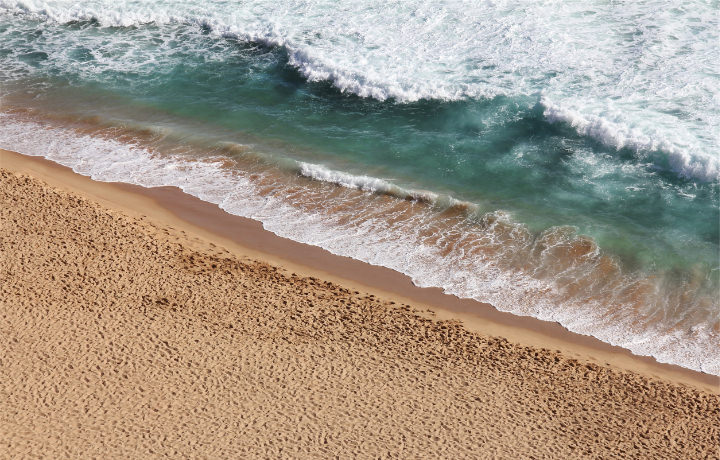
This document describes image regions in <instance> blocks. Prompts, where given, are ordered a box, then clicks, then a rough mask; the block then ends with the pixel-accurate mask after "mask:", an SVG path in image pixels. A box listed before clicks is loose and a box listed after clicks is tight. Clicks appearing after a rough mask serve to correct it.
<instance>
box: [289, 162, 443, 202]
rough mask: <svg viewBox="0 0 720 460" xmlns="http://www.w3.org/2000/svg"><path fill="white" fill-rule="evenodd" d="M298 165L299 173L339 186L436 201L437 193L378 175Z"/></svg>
mask: <svg viewBox="0 0 720 460" xmlns="http://www.w3.org/2000/svg"><path fill="white" fill-rule="evenodd" d="M298 165H299V170H300V174H301V175H303V176H305V177H308V178H310V179H314V180H318V181H322V182H328V183H331V184H335V185H339V186H341V187H346V188H352V189H357V190H363V191H366V192H371V193H379V194H384V195H390V196H394V197H397V198H401V199H410V200H417V201H423V202H428V203H436V202H437V201H438V195H437V194H435V193H433V192H430V191H420V190H408V189H405V188H402V187H399V186H397V185H395V184H393V183H391V182H389V181H387V180H384V179H380V178H378V177H372V176H367V175H355V174H350V173H347V172H344V171H337V170H333V169H330V168H327V167H325V166H323V165H319V164H313V163H306V162H299V164H298Z"/></svg>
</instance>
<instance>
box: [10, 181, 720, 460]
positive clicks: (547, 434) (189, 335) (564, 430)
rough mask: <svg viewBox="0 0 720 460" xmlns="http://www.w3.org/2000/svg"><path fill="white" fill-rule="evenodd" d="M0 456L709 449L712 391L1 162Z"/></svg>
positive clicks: (628, 454) (516, 454) (716, 437)
mask: <svg viewBox="0 0 720 460" xmlns="http://www.w3.org/2000/svg"><path fill="white" fill-rule="evenodd" d="M0 198H1V200H2V202H1V206H0V219H1V224H2V225H1V228H0V251H1V259H0V457H2V458H90V457H103V458H154V457H166V456H169V457H174V458H335V457H339V458H348V457H361V458H453V459H454V458H464V457H472V458H511V459H517V458H563V459H567V458H585V457H587V458H652V459H659V458H673V459H684V458H687V459H704V458H720V457H719V455H718V446H719V445H720V397H719V396H718V395H716V394H711V393H708V392H703V391H700V390H698V389H696V388H691V387H689V386H685V385H681V384H676V383H672V382H666V381H661V380H657V379H650V378H647V377H645V376H642V375H640V374H634V373H631V372H626V371H622V370H618V369H615V368H612V367H608V366H600V365H596V364H588V363H582V362H580V361H578V360H575V359H569V358H567V357H565V356H564V355H561V354H559V353H557V352H554V351H548V350H544V349H539V348H530V347H523V346H519V345H514V344H513V343H510V342H508V341H507V340H505V339H503V338H491V337H487V336H481V335H479V334H476V333H472V332H469V331H468V330H466V329H465V328H464V327H463V326H462V325H461V324H459V323H458V322H447V321H445V322H442V321H436V320H433V319H430V318H427V317H426V316H423V315H421V314H419V313H418V312H415V311H413V308H412V307H410V306H407V305H399V304H397V303H394V302H392V301H391V300H388V299H380V298H377V297H374V296H371V295H367V294H364V293H362V292H358V291H353V290H349V289H346V288H344V287H342V286H338V285H336V284H333V283H330V282H327V281H324V280H321V279H317V278H308V277H302V276H300V275H295V274H293V273H291V272H289V271H287V270H285V269H283V268H282V267H274V266H271V265H269V264H267V263H264V262H262V261H255V260H250V259H247V258H241V257H239V256H237V255H234V254H233V253H231V252H229V251H227V250H225V249H224V248H221V247H219V246H216V245H213V244H211V243H209V242H207V241H204V240H202V239H200V238H197V237H195V236H192V235H190V234H188V233H185V232H183V231H181V230H180V229H174V228H169V227H164V226H161V225H159V224H157V223H154V222H153V221H152V220H151V219H148V218H140V217H137V216H132V215H130V214H125V213H121V212H119V211H117V210H112V209H109V208H106V207H104V206H102V205H101V204H99V203H97V202H95V201H94V200H93V199H91V198H90V197H86V196H81V195H79V194H78V193H76V192H72V191H69V190H61V189H57V188H52V187H50V186H48V185H46V184H45V183H43V182H41V181H39V180H37V179H35V178H32V177H29V176H26V175H21V174H15V173H12V172H9V171H7V170H0Z"/></svg>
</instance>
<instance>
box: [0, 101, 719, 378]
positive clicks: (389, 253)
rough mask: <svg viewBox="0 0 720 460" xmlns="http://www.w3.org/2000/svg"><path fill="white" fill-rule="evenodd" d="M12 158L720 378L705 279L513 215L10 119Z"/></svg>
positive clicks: (381, 185)
mask: <svg viewBox="0 0 720 460" xmlns="http://www.w3.org/2000/svg"><path fill="white" fill-rule="evenodd" d="M28 133H32V135H28ZM143 136H144V134H142V133H140V134H139V135H138V138H142V137H143ZM121 137H123V138H124V139H126V138H127V139H129V138H131V137H132V136H130V135H128V133H123V134H122V136H121ZM0 147H2V148H7V149H11V150H16V151H20V152H22V153H25V154H29V155H40V156H44V157H47V158H49V159H51V160H54V161H56V162H58V163H61V164H64V165H66V166H69V167H71V168H73V169H74V170H75V171H77V172H79V173H81V174H84V175H88V176H90V177H92V178H94V179H96V180H103V181H124V182H130V183H135V184H138V185H142V186H148V187H152V186H167V185H170V186H177V187H180V188H181V189H183V190H184V191H185V192H186V193H189V194H192V195H194V196H197V197H199V198H201V199H203V200H206V201H209V202H212V203H216V204H218V205H220V206H221V207H222V208H223V209H225V210H226V211H227V212H230V213H233V214H237V215H242V216H245V217H250V218H253V219H257V220H259V221H261V222H262V223H263V225H264V226H265V228H267V229H268V230H270V231H272V232H274V233H276V234H278V235H281V236H284V237H288V238H292V239H294V240H296V241H301V242H304V243H308V244H313V245H317V246H320V247H323V248H325V249H327V250H329V251H331V252H333V253H335V254H339V255H343V256H348V257H352V258H355V259H359V260H363V261H366V262H369V263H372V264H376V265H381V266H386V267H389V268H392V269H395V270H398V271H400V272H403V273H405V274H407V275H408V276H410V277H411V278H412V279H413V281H414V282H415V283H416V284H417V285H419V286H434V287H441V288H443V289H444V290H445V291H446V292H448V293H450V294H454V295H457V296H461V297H467V298H474V299H477V300H480V301H484V302H490V303H492V304H493V305H495V306H496V307H497V308H499V309H500V310H503V311H508V312H512V313H515V314H520V315H529V316H534V317H536V318H540V319H544V320H550V321H557V322H559V323H561V324H563V325H564V326H565V327H567V328H568V329H570V330H572V331H575V332H579V333H583V334H588V335H593V336H595V337H598V338H599V339H601V340H603V341H606V342H609V343H612V344H615V345H619V346H622V347H625V348H627V349H630V350H631V351H633V352H634V353H636V354H640V355H651V356H654V357H656V358H657V359H658V360H659V361H661V362H669V363H673V364H678V365H681V366H684V367H688V368H691V369H696V370H701V371H704V372H708V373H711V374H716V375H720V358H719V357H718V356H717V353H716V350H717V349H718V348H719V347H720V334H718V331H717V328H718V326H719V325H720V318H718V317H717V313H713V312H717V299H714V297H713V296H714V290H713V288H712V286H710V287H709V288H708V287H707V286H706V287H703V286H704V284H703V283H704V281H703V280H704V279H705V276H706V274H705V273H704V272H702V271H697V272H696V273H689V274H688V275H687V276H689V278H688V277H685V278H683V280H681V282H680V283H679V284H678V282H677V281H674V278H673V274H672V273H671V274H664V273H660V272H658V273H652V274H644V273H642V272H631V271H627V270H626V269H623V267H622V266H621V265H620V264H619V263H618V262H617V261H616V260H615V259H614V258H613V257H610V256H609V255H607V254H605V253H604V252H603V250H602V249H601V248H599V247H598V246H597V244H596V243H595V242H594V241H593V240H592V239H590V238H588V237H584V236H582V235H578V234H577V231H576V229H574V228H573V227H553V228H549V229H547V230H545V231H542V232H540V233H536V232H531V231H530V230H528V229H527V228H526V227H525V226H524V225H522V224H521V223H519V222H516V221H515V220H514V219H513V218H512V216H511V215H510V214H508V213H507V212H504V211H502V210H496V211H492V212H479V211H477V210H475V211H474V212H473V215H472V218H471V219H469V218H468V214H467V213H464V212H455V211H456V209H454V208H452V207H445V208H443V207H438V206H435V204H434V203H438V202H442V198H438V196H437V195H435V194H428V195H426V196H427V199H426V200H425V199H421V200H417V201H413V200H415V198H414V193H415V192H411V191H408V190H405V189H403V188H401V187H396V186H395V185H393V184H391V182H389V181H387V180H382V179H376V178H372V177H368V176H356V175H351V174H347V173H343V172H340V171H334V170H330V169H327V168H324V167H322V166H318V165H313V164H309V163H297V168H296V170H295V172H296V174H288V173H286V172H285V173H283V172H282V171H281V170H280V169H279V168H277V167H274V166H272V165H267V164H262V162H260V163H258V162H257V161H254V160H253V161H250V162H248V163H247V165H244V164H243V163H242V161H243V160H242V158H243V155H245V154H246V153H248V149H246V148H244V147H243V146H238V145H236V146H234V147H232V151H233V153H234V154H236V155H238V159H237V160H233V159H232V158H231V157H229V156H227V155H223V156H212V155H210V154H211V153H212V151H213V148H210V149H207V151H206V152H205V153H202V152H188V154H179V153H176V154H167V153H163V152H162V151H160V150H155V149H153V148H149V147H148V146H145V145H143V144H141V143H139V141H135V142H132V141H120V140H118V137H117V132H116V130H112V129H107V128H103V127H102V126H99V127H96V128H92V129H85V130H84V131H83V130H78V129H75V128H70V127H63V126H60V125H58V124H54V123H48V122H39V121H37V120H33V119H30V118H28V117H26V116H23V115H22V114H9V113H4V114H2V115H0ZM229 148H231V147H230V146H229V145H219V146H216V147H215V149H218V150H221V151H223V152H227V151H228V150H227V149H229ZM250 150H251V149H250ZM248 165H250V166H248ZM253 165H254V166H253ZM433 200H435V202H433ZM426 202H427V203H429V204H432V205H430V206H428V205H426Z"/></svg>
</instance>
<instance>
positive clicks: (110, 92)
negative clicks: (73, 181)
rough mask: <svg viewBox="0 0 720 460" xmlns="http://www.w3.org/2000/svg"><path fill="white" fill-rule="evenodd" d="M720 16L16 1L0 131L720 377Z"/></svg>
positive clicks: (56, 156)
mask: <svg viewBox="0 0 720 460" xmlns="http://www.w3.org/2000/svg"><path fill="white" fill-rule="evenodd" d="M719 18H720V5H719V4H718V2H717V1H711V2H703V1H694V2H683V3H682V4H681V5H678V4H675V3H674V2H660V1H637V2H630V3H626V2H606V1H603V2H599V1H595V2H593V1H556V2H555V1H545V2H511V1H485V2H483V1H474V2H466V1H453V0H440V1H433V2H427V1H419V0H413V1H405V2H388V1H376V0H369V1H365V2H346V1H339V2H327V1H317V0H316V1H290V0H275V1H273V2H268V1H245V2H233V1H204V2H200V1H198V0H184V1H167V2H163V1H122V0H119V1H113V2H110V1H106V0H105V1H86V2H74V1H73V2H71V1H53V0H50V1H10V0H0V147H2V148H6V149H11V150H16V151H19V152H22V153H26V154H29V155H40V156H45V157H47V158H50V159H52V160H55V161H57V162H59V163H62V164H65V165H67V166H70V167H72V168H73V169H75V170H76V171H78V172H80V173H82V174H86V175H89V176H91V177H93V178H95V179H98V180H108V181H125V182H130V183H136V184H140V185H146V186H156V185H175V186H179V187H181V188H183V189H184V190H185V191H186V192H188V193H190V194H193V195H195V196H198V197H200V198H201V199H204V200H207V201H210V202H213V203H217V204H219V205H220V206H221V207H222V208H223V209H225V210H227V211H228V212H231V213H234V214H238V215H242V216H246V217H251V218H254V219H257V220H259V221H261V222H262V223H263V225H264V226H265V228H267V229H268V230H270V231H272V232H274V233H277V234H279V235H282V236H285V237H289V238H292V239H295V240H298V241H302V242H306V243H310V244H314V245H317V246H321V247H324V248H326V249H328V250H330V251H331V252H334V253H337V254H341V255H345V256H350V257H353V258H356V259H360V260H364V261H367V262H370V263H373V264H377V265H382V266H387V267H390V268H393V269H396V270H398V271H401V272H403V273H406V274H407V275H409V276H410V277H411V278H412V279H413V281H414V282H415V283H416V284H418V285H421V286H437V287H441V288H443V289H444V290H445V291H446V292H448V293H451V294H455V295H458V296H460V297H467V298H474V299H477V300H481V301H485V302H489V303H491V304H493V305H495V306H496V307H497V308H498V309H500V310H503V311H509V312H512V313H516V314H519V315H529V316H533V317H537V318H541V319H546V320H552V321H557V322H560V323H561V324H563V325H564V326H565V327H567V328H568V329H570V330H572V331H575V332H579V333H583V334H588V335H593V336H595V337H598V338H599V339H601V340H603V341H606V342H608V343H612V344H615V345H619V346H622V347H625V348H627V349H629V350H631V351H633V352H634V353H637V354H641V355H650V356H654V357H655V358H657V359H658V360H659V361H661V362H668V363H673V364H678V365H681V366H684V367H688V368H691V369H696V370H701V371H704V372H708V373H712V374H716V375H720V299H719V297H720V294H719V291H718V290H719V288H720V157H719V156H718V153H719V152H720V65H718V62H720V47H719V46H718V42H719V36H718V35H719V32H718V31H719V30H720V24H719V23H718V22H719Z"/></svg>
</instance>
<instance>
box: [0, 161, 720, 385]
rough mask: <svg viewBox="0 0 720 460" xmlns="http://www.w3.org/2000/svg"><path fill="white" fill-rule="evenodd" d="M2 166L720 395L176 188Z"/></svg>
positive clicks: (433, 308)
mask: <svg viewBox="0 0 720 460" xmlns="http://www.w3.org/2000/svg"><path fill="white" fill-rule="evenodd" d="M0 167H2V168H4V169H8V170H10V171H14V172H21V173H26V174H29V175H31V176H33V177H36V178H39V179H42V180H44V181H46V182H47V183H49V184H50V185H52V186H55V187H58V188H62V189H65V190H70V191H73V192H76V193H81V194H83V195H87V196H89V197H91V198H93V199H94V200H96V201H99V202H100V203H102V204H103V205H105V206H108V207H110V208H111V209H116V210H119V211H122V212H125V213H130V214H131V215H136V216H147V217H148V218H149V219H150V221H152V222H157V223H160V224H162V225H168V226H171V227H174V228H176V229H179V230H180V231H182V232H186V233H188V234H190V235H193V236H194V237H198V238H201V239H204V240H206V241H208V242H211V243H213V244H216V245H217V246H220V247H222V248H224V249H226V250H228V251H230V252H231V253H233V254H235V255H236V256H240V257H246V258H248V257H249V258H252V259H256V260H261V261H264V262H267V263H270V264H271V265H275V266H279V267H282V268H285V269H286V270H288V272H292V273H298V274H300V275H303V276H311V277H317V278H320V279H322V280H326V281H330V282H333V283H335V284H338V285H340V286H343V287H345V288H347V289H350V290H357V291H362V292H367V293H370V294H373V295H375V296H377V297H378V298H382V299H386V300H389V301H392V302H395V303H396V304H400V305H412V307H414V308H416V309H418V310H420V311H422V312H425V313H424V315H425V316H426V317H434V318H436V319H440V320H460V321H461V322H462V324H463V326H464V327H465V328H467V329H468V330H469V331H472V332H477V333H480V334H482V335H485V336H491V337H503V338H505V339H507V340H509V341H511V342H514V343H517V344H519V345H523V346H530V347H535V348H545V349H549V350H555V351H559V352H560V353H562V354H563V355H565V356H567V357H569V358H573V359H577V360H580V361H581V362H590V363H595V364H599V365H603V366H610V367H612V368H616V369H619V370H623V371H630V372H634V373H636V374H640V375H644V376H646V377H650V378H654V379H660V380H665V381H669V382H673V383H681V384H685V385H690V386H692V387H694V388H696V389H699V390H703V391H707V392H710V393H714V394H720V377H717V376H713V375H710V374H705V373H701V372H697V371H694V370H690V369H686V368H683V367H680V366H677V365H671V364H664V363H658V362H657V361H656V360H655V359H654V358H652V357H644V356H637V355H633V354H632V353H631V352H630V351H629V350H626V349H624V348H621V347H617V346H613V345H610V344H607V343H605V342H602V341H600V340H599V339H596V338H594V337H591V336H585V335H581V334H577V333H573V332H570V331H568V330H567V329H565V328H564V327H562V326H561V325H559V324H557V323H553V322H547V321H542V320H539V319H536V318H532V317H526V316H517V315H513V314H511V313H504V312H500V311H498V310H496V309H495V308H494V307H492V306H491V305H489V304H484V303H481V302H478V301H475V300H469V299H460V298H457V297H455V296H451V295H447V294H444V293H443V292H442V290H441V289H440V288H420V287H417V286H415V285H414V284H413V283H412V281H411V280H410V278H409V277H407V276H406V275H403V274H401V273H398V272H396V271H394V270H391V269H388V268H384V267H377V266H373V265H370V264H367V263H365V262H361V261H358V260H354V259H350V258H347V257H343V256H337V255H334V254H331V253H329V252H328V251H326V250H324V249H322V248H319V247H315V246H310V245H307V244H303V243H298V242H295V241H292V240H289V239H286V238H282V237H279V236H277V235H275V234H273V233H271V232H269V231H267V230H265V229H263V228H262V224H261V223H260V222H257V221H254V220H252V219H248V218H244V217H239V216H235V215H231V214H229V213H227V212H225V211H223V210H222V209H220V208H219V207H218V206H217V205H214V204H211V203H208V202H204V201H202V200H200V199H198V198H195V197H193V196H190V195H188V194H185V193H184V192H182V191H181V190H180V189H179V188H176V187H158V188H144V187H141V186H137V185H131V184H126V183H109V182H97V181H93V180H92V179H90V178H88V177H86V176H82V175H80V174H77V173H75V172H73V171H72V170H71V169H70V168H67V167H65V166H62V165H59V164H57V163H54V162H52V161H50V160H47V159H45V158H42V157H32V156H26V155H21V154H19V153H15V152H9V151H5V150H0ZM258 248H259V249H258Z"/></svg>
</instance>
